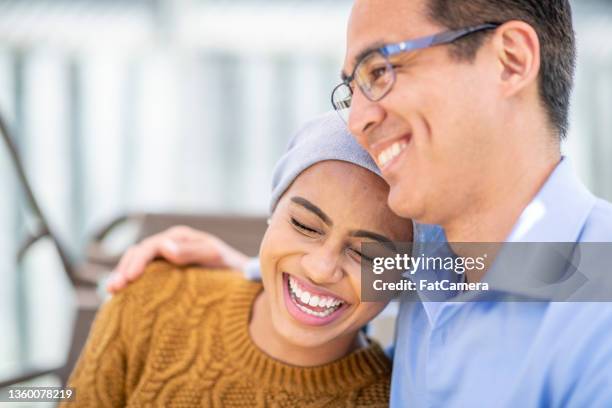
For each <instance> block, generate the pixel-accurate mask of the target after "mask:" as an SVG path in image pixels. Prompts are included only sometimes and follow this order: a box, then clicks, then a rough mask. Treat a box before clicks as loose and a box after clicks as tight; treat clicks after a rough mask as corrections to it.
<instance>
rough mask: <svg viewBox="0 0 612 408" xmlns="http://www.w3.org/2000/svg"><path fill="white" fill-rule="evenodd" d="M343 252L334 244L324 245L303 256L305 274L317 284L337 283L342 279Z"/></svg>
mask: <svg viewBox="0 0 612 408" xmlns="http://www.w3.org/2000/svg"><path fill="white" fill-rule="evenodd" d="M340 263H341V253H340V251H339V250H338V248H335V247H334V246H333V245H329V244H326V245H322V246H320V247H319V248H317V249H316V250H314V251H312V252H310V253H308V254H305V255H304V256H303V257H302V268H303V269H304V274H305V275H306V277H307V278H309V279H310V280H311V281H312V282H314V283H317V284H329V283H336V282H338V281H340V280H341V279H342V275H343V272H342V268H341V265H340Z"/></svg>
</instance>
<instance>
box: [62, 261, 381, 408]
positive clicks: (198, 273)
mask: <svg viewBox="0 0 612 408" xmlns="http://www.w3.org/2000/svg"><path fill="white" fill-rule="evenodd" d="M261 289H262V286H261V284H260V283H257V282H250V281H247V280H245V279H244V278H243V277H242V275H240V274H238V273H234V272H229V271H224V270H202V269H198V268H180V267H177V266H174V265H171V264H169V263H166V262H162V261H156V262H154V263H152V264H151V265H150V266H149V267H148V268H147V271H146V272H145V274H144V275H143V276H142V277H141V278H140V279H138V280H137V281H136V282H135V283H133V284H131V285H130V286H129V287H128V288H127V289H125V290H124V291H122V292H121V293H119V294H118V295H116V296H114V297H113V298H112V299H111V300H110V301H108V302H107V303H105V304H104V305H103V306H102V308H101V309H100V311H99V313H98V315H97V317H96V320H95V322H94V324H93V326H92V329H91V332H90V335H89V339H88V341H87V344H86V346H85V348H84V350H83V353H82V354H81V357H80V358H79V361H78V363H77V366H76V368H75V370H74V372H73V373H72V375H71V377H70V380H69V384H70V386H71V387H75V390H76V404H75V403H72V402H71V403H66V404H65V406H66V407H74V406H83V407H123V406H129V407H144V406H163V407H195V406H204V407H382V406H387V405H388V401H389V378H390V371H391V366H390V362H389V360H388V359H387V358H386V356H385V354H384V353H383V351H382V350H381V348H380V346H379V345H378V344H376V343H374V342H370V345H369V346H368V347H367V348H364V349H361V350H358V351H356V352H353V353H351V354H350V355H348V356H346V357H344V358H342V359H340V360H337V361H335V362H332V363H329V364H326V365H323V366H318V367H296V366H291V365H288V364H284V363H281V362H279V361H277V360H274V359H273V358H271V357H269V356H268V355H266V354H265V353H263V352H262V351H261V350H260V349H259V348H257V346H255V344H254V343H253V342H252V340H251V338H250V336H249V332H248V325H249V317H250V312H251V307H252V305H253V302H254V300H255V297H256V296H257V294H258V293H259V292H260V291H261Z"/></svg>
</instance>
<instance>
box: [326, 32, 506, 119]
mask: <svg viewBox="0 0 612 408" xmlns="http://www.w3.org/2000/svg"><path fill="white" fill-rule="evenodd" d="M500 25H501V24H500V23H487V24H481V25H477V26H474V27H467V28H462V29H459V30H452V31H445V32H442V33H438V34H435V35H431V36H427V37H422V38H417V39H414V40H409V41H403V42H400V43H397V44H388V45H385V46H383V47H381V48H377V49H375V50H372V51H369V52H367V53H366V54H365V55H364V56H363V57H361V59H359V61H358V62H357V65H355V68H354V69H353V73H352V74H351V75H350V76H349V77H347V78H344V79H343V80H342V83H341V84H339V85H338V86H336V87H335V88H334V90H333V91H332V96H331V102H332V105H333V107H334V109H335V110H336V112H338V114H339V115H340V117H341V118H342V120H344V122H345V123H348V117H349V113H350V109H351V101H352V98H353V88H352V83H353V81H355V82H356V83H357V86H358V87H359V89H360V90H361V92H363V94H364V95H365V96H366V98H368V99H369V100H371V101H372V102H376V101H379V100H381V99H382V98H384V97H385V96H386V95H387V94H388V93H389V91H391V88H393V85H394V84H395V71H394V70H393V64H392V63H391V62H390V61H389V57H391V56H393V55H396V54H399V53H402V52H409V51H415V50H421V49H424V48H429V47H433V46H436V45H442V44H450V43H452V42H454V41H457V40H458V39H460V38H463V37H465V36H467V35H470V34H473V33H477V32H480V31H484V30H491V29H494V28H497V27H499V26H500Z"/></svg>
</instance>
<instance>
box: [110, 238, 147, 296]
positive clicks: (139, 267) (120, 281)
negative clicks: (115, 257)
mask: <svg viewBox="0 0 612 408" xmlns="http://www.w3.org/2000/svg"><path fill="white" fill-rule="evenodd" d="M157 246H158V245H157V243H156V242H155V240H154V239H153V240H149V239H147V240H145V241H143V242H142V243H140V244H138V245H134V246H132V247H130V248H129V249H128V250H127V251H126V252H125V254H124V255H123V256H122V257H121V260H120V261H119V264H118V265H117V267H116V268H115V270H114V271H113V273H112V275H111V279H110V280H109V283H108V285H107V290H108V291H109V292H111V293H116V292H118V291H120V290H121V289H123V288H125V287H126V286H127V285H128V284H129V283H130V282H133V281H134V280H136V279H138V278H139V277H140V275H142V274H143V273H144V270H145V268H146V266H147V264H148V263H149V262H151V261H152V260H153V259H154V258H155V257H156V256H157V255H158V252H159V251H158V249H157Z"/></svg>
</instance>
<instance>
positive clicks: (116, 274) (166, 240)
mask: <svg viewBox="0 0 612 408" xmlns="http://www.w3.org/2000/svg"><path fill="white" fill-rule="evenodd" d="M158 256H162V257H163V258H165V259H167V260H168V261H170V262H172V263H174V264H177V265H186V264H199V265H202V266H207V267H225V268H239V267H240V265H241V264H243V263H244V262H246V260H247V259H248V258H247V257H246V255H243V254H242V253H240V252H238V251H237V250H235V249H234V248H232V247H230V246H229V245H227V244H226V243H225V242H223V241H222V240H220V239H219V238H217V237H215V236H214V235H211V234H208V233H206V232H203V231H198V230H195V229H193V228H190V227H186V226H176V227H172V228H169V229H167V230H166V231H164V232H161V233H159V234H156V235H153V236H151V237H149V238H147V239H145V240H144V241H142V242H141V243H140V244H138V245H134V246H132V247H130V248H129V249H128V250H127V251H126V252H125V254H124V255H123V256H122V257H121V260H120V261H119V263H118V265H117V267H116V268H115V270H114V271H113V273H112V275H111V279H109V283H108V284H107V290H108V291H109V292H111V293H116V292H118V291H120V290H121V289H123V288H125V287H126V286H127V285H129V284H130V282H133V281H134V280H136V279H138V278H139V277H140V275H142V274H143V273H144V270H145V268H146V266H147V264H148V263H149V262H151V261H152V260H153V259H155V258H156V257H158Z"/></svg>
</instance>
